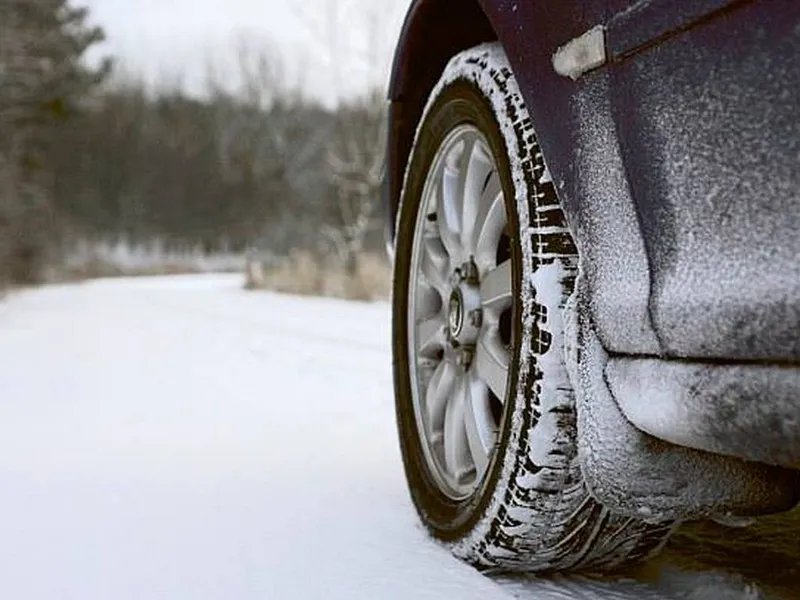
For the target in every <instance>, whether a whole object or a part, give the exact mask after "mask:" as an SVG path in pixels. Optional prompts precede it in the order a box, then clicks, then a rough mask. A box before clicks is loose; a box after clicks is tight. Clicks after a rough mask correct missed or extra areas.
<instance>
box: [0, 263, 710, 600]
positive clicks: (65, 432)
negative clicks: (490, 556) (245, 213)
mask: <svg viewBox="0 0 800 600" xmlns="http://www.w3.org/2000/svg"><path fill="white" fill-rule="evenodd" d="M388 340H389V308H388V306H387V305H385V304H375V305H363V304H351V303H346V302H340V301H333V300H319V299H297V298H291V297H282V296H278V295H273V294H267V293H247V292H244V291H242V290H241V279H240V278H239V277H236V276H207V277H184V278H182V277H176V278H162V279H140V280H117V281H97V282H92V283H87V284H83V285H75V286H63V287H51V288H46V289H42V290H37V291H31V292H23V293H20V294H17V295H15V296H12V297H10V298H8V299H6V301H5V302H3V303H0V481H1V482H2V486H0V598H8V599H9V600H11V599H13V600H34V599H37V600H38V599H46V600H72V599H74V600H112V599H113V600H125V599H137V600H156V599H164V600H184V599H185V600H202V599H219V600H223V599H224V600H248V599H251V598H252V599H259V600H267V599H269V600H272V599H276V600H283V599H286V600H316V599H321V600H338V599H342V600H362V599H370V600H372V599H375V600H379V599H380V600H393V599H397V600H411V599H414V600H423V599H437V600H438V599H450V598H452V599H457V600H472V599H475V600H478V599H480V600H503V599H510V598H523V599H531V600H533V599H542V600H545V599H568V598H596V597H599V598H620V597H630V598H647V597H652V598H676V597H682V598H683V597H697V598H701V597H706V596H705V595H695V594H694V593H689V592H690V590H689V589H688V588H686V589H684V590H683V592H685V593H681V594H678V595H675V594H674V593H672V595H667V593H668V592H667V591H666V590H663V589H662V591H661V592H657V591H655V590H645V589H644V588H643V587H641V586H640V584H635V583H630V584H625V583H620V582H616V583H595V584H591V583H588V582H583V581H565V580H556V581H526V582H524V583H523V582H508V581H494V580H490V579H488V578H485V577H483V576H481V575H479V574H478V573H477V572H475V571H474V570H472V569H471V568H469V567H467V566H466V565H463V564H461V563H459V562H458V561H456V560H454V559H453V558H451V557H450V555H449V554H448V553H447V551H446V550H444V549H442V548H440V547H439V546H438V545H437V544H435V543H434V542H432V541H431V540H430V539H429V538H428V537H427V536H426V535H425V533H424V532H423V531H422V530H421V528H420V527H419V525H418V524H417V521H416V519H415V516H414V514H413V511H412V508H411V506H410V503H409V500H408V497H407V494H406V491H405V487H404V480H403V474H402V469H401V465H400V457H399V451H398V448H397V444H396V440H395V429H394V419H393V406H392V391H391V372H390V360H389V348H388ZM687 594H688V595H687ZM717 597H720V596H717Z"/></svg>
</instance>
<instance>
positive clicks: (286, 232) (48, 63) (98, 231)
mask: <svg viewBox="0 0 800 600" xmlns="http://www.w3.org/2000/svg"><path fill="white" fill-rule="evenodd" d="M103 39H104V32H103V31H102V30H101V29H100V28H98V27H96V26H94V25H93V24H92V19H91V14H90V13H89V12H88V11H87V10H86V9H82V8H76V7H74V6H73V5H72V4H71V3H69V2H67V0H3V2H0V287H2V286H10V285H28V284H36V283H41V282H46V281H51V280H60V279H64V278H70V277H77V276H93V275H96V274H104V272H103V269H102V268H99V271H100V272H98V273H94V272H92V267H91V265H88V266H87V265H86V264H81V265H77V263H75V260H74V257H75V256H77V255H78V254H79V250H80V249H83V250H84V253H85V250H86V249H87V248H90V249H91V248H95V247H106V248H108V247H113V246H114V245H120V244H121V245H123V246H125V247H137V246H150V247H153V246H154V245H155V246H157V247H158V248H159V252H160V253H162V254H164V255H165V256H167V255H170V254H175V253H177V254H180V253H181V252H183V253H191V254H192V255H193V256H208V257H211V256H214V255H231V256H245V255H247V256H257V257H259V260H260V261H261V262H262V263H264V264H266V265H267V268H270V265H285V264H286V261H294V262H292V263H291V264H296V263H298V260H299V259H298V257H302V260H299V262H300V263H302V264H306V268H311V266H312V265H315V266H316V267H315V268H319V264H322V265H323V266H324V267H325V268H328V267H330V268H335V269H339V270H340V271H341V272H342V273H345V274H350V275H353V274H355V273H357V272H358V269H359V263H360V261H361V260H362V258H363V257H365V256H382V255H381V253H382V252H383V248H384V237H383V230H384V222H385V219H384V215H383V214H382V213H383V207H382V206H381V203H380V181H381V175H382V173H381V171H382V167H383V147H384V136H385V131H384V127H385V122H384V121H385V119H384V109H385V106H384V99H383V95H382V91H381V90H379V89H376V90H372V91H369V92H365V93H364V94H363V95H361V96H359V97H356V98H351V99H348V100H346V101H342V102H339V103H338V104H337V105H336V106H335V107H333V108H331V107H328V106H325V105H323V104H322V103H321V102H319V101H317V100H314V99H312V98H310V97H308V96H306V95H304V94H303V93H301V92H299V91H297V89H294V88H292V87H291V86H289V85H287V84H286V83H285V81H284V79H283V78H282V76H281V57H280V56H278V55H270V54H269V53H266V52H264V51H259V50H257V49H253V48H251V47H248V46H247V45H246V44H242V46H241V48H240V51H239V52H238V55H237V57H238V58H237V69H238V81H239V82H240V83H239V84H237V85H236V86H230V85H223V84H222V83H221V82H220V81H218V80H215V78H214V77H213V76H209V78H208V82H207V90H206V93H205V94H203V95H202V96H200V95H197V94H189V93H187V92H186V91H185V90H184V89H182V88H181V86H179V85H175V86H161V87H160V88H158V89H155V90H153V89H151V88H148V87H147V86H145V85H144V84H143V83H142V82H141V81H139V80H137V78H136V77H135V76H134V75H130V74H126V73H125V72H123V71H122V70H120V69H118V68H117V66H116V61H115V57H113V56H111V57H108V58H107V59H106V60H104V61H102V62H101V64H99V65H94V66H88V63H87V61H86V60H85V55H86V53H87V51H88V50H89V49H90V48H92V47H93V46H94V45H96V44H99V43H101V42H102V40H103ZM304 261H305V262H304ZM84 262H85V261H84ZM378 262H380V259H378ZM177 270H180V267H177Z"/></svg>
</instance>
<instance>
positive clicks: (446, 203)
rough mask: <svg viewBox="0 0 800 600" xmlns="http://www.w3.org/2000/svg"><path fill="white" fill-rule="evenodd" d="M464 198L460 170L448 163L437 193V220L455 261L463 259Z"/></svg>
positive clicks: (444, 241) (443, 238)
mask: <svg viewBox="0 0 800 600" xmlns="http://www.w3.org/2000/svg"><path fill="white" fill-rule="evenodd" d="M461 213H462V198H461V190H460V182H459V172H458V171H457V170H456V169H455V168H453V167H451V166H448V165H444V166H443V167H442V180H441V185H439V186H438V190H437V194H436V222H437V224H438V225H439V236H440V237H441V239H442V244H444V247H445V248H446V249H447V253H448V254H449V255H450V258H451V259H453V260H454V261H458V262H460V261H461V260H462V259H463V256H462V254H463V249H462V247H461V240H460V238H461Z"/></svg>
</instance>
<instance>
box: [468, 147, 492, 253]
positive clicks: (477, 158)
mask: <svg viewBox="0 0 800 600" xmlns="http://www.w3.org/2000/svg"><path fill="white" fill-rule="evenodd" d="M461 170H462V172H461V179H462V185H461V187H462V194H463V198H464V200H463V202H464V204H463V211H462V221H461V222H462V223H463V224H464V225H463V228H462V232H461V243H462V245H463V246H464V249H465V254H467V255H473V254H474V253H475V245H474V243H473V242H474V239H475V235H474V231H475V225H476V223H477V217H478V213H479V211H480V208H481V201H482V200H483V190H484V186H485V185H486V178H487V177H488V176H489V174H490V173H491V172H492V171H493V170H494V165H493V162H492V157H491V154H490V151H489V149H488V148H486V146H485V144H484V143H483V142H482V141H481V140H480V139H478V138H477V137H476V138H472V139H470V140H469V141H468V142H467V143H466V145H465V148H464V156H463V157H462V160H461Z"/></svg>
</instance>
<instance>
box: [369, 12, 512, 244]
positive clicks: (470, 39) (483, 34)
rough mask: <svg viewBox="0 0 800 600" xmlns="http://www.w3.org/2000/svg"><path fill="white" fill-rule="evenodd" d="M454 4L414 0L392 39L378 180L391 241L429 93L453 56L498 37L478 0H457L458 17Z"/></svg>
mask: <svg viewBox="0 0 800 600" xmlns="http://www.w3.org/2000/svg"><path fill="white" fill-rule="evenodd" d="M454 4H455V3H454V2H453V1H452V0H414V2H413V4H412V6H411V8H410V9H409V11H408V14H407V16H406V20H405V23H404V25H403V28H402V31H401V33H400V39H399V41H398V44H397V49H396V52H395V56H394V62H393V65H392V72H391V79H390V82H389V91H388V99H389V124H388V125H389V130H390V132H391V134H390V135H389V136H388V147H387V149H386V151H387V154H386V167H387V168H386V174H385V179H384V185H383V195H384V204H385V205H386V206H387V209H388V214H389V223H388V227H389V239H390V240H393V239H394V227H395V217H396V214H397V205H398V202H399V199H400V192H401V191H402V190H401V187H402V182H403V174H404V173H405V166H406V162H407V160H408V156H409V154H410V152H411V146H412V143H413V141H414V133H415V131H416V128H417V124H418V122H419V119H420V117H421V116H422V111H423V110H424V108H425V103H426V101H427V98H428V95H429V94H430V92H431V90H432V89H433V87H434V86H435V85H436V82H437V81H438V79H439V77H440V76H441V74H442V71H443V70H444V68H445V66H446V65H447V62H448V61H449V60H450V59H451V58H452V57H453V56H455V55H456V54H458V53H459V52H461V51H462V50H466V49H468V48H471V47H473V46H476V45H478V44H481V43H484V42H492V41H496V40H497V39H498V36H497V34H496V32H495V30H494V28H493V27H492V25H491V23H490V21H489V19H488V17H487V16H486V14H485V13H484V11H483V8H482V7H481V4H480V2H479V1H478V0H460V1H459V2H458V3H457V4H458V8H457V10H458V16H457V18H454V17H453V9H454Z"/></svg>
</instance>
